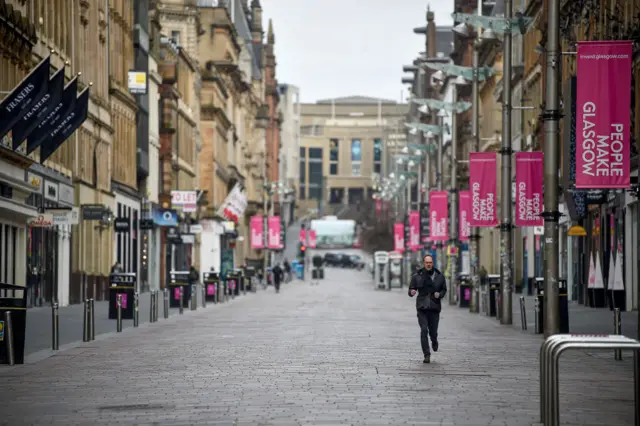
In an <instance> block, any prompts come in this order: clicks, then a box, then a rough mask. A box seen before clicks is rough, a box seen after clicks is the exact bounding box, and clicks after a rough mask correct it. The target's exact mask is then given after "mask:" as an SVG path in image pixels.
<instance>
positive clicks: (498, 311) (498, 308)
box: [493, 290, 502, 321]
mask: <svg viewBox="0 0 640 426" xmlns="http://www.w3.org/2000/svg"><path fill="white" fill-rule="evenodd" d="M493 295H494V296H495V299H496V319H497V320H498V321H500V317H501V315H500V314H501V313H502V309H500V308H501V307H500V291H499V290H496V292H495V293H493Z"/></svg>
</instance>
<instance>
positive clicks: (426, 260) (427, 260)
mask: <svg viewBox="0 0 640 426" xmlns="http://www.w3.org/2000/svg"><path fill="white" fill-rule="evenodd" d="M422 263H423V264H424V269H426V270H427V271H431V270H432V269H433V256H431V255H430V254H426V255H425V256H424V257H423V258H422Z"/></svg>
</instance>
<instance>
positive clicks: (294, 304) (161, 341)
mask: <svg viewBox="0 0 640 426" xmlns="http://www.w3.org/2000/svg"><path fill="white" fill-rule="evenodd" d="M326 278H327V279H326V280H324V281H322V282H321V284H320V285H318V286H311V285H309V284H308V283H302V282H300V281H295V282H292V283H290V284H287V285H285V286H284V288H283V290H282V292H281V293H280V294H275V293H274V292H273V288H269V289H268V290H267V291H259V292H258V293H256V294H250V295H247V296H246V297H240V298H237V299H236V300H234V301H232V302H230V303H228V304H224V305H216V306H213V305H209V306H208V307H207V308H206V309H199V310H198V311H196V312H185V315H183V316H178V315H173V316H172V317H171V318H170V319H168V320H163V319H162V318H161V319H160V322H158V323H157V324H149V325H148V326H142V327H140V328H138V329H133V328H130V329H127V330H125V331H124V332H123V333H120V334H117V335H116V334H113V335H109V336H108V338H104V339H98V340H96V341H94V342H91V343H89V344H80V345H79V346H78V347H76V348H70V349H68V350H65V351H61V352H60V353H59V354H57V355H56V356H53V357H50V358H47V359H45V360H42V361H39V362H36V363H32V364H28V365H23V366H15V367H8V366H1V368H0V381H2V382H3V398H2V399H3V404H2V405H1V406H0V424H3V425H4V424H6V425H22V424H60V425H63V424H64V425H86V424H94V425H96V424H104V425H106V424H110V425H111V424H162V425H192V424H209V425H212V424H213V425H278V426H280V425H283V426H286V425H400V424H402V425H475V426H480V425H508V426H516V425H531V424H535V423H536V422H537V421H538V420H539V419H538V416H539V408H538V360H537V358H538V351H539V347H540V343H541V338H540V337H539V336H534V335H532V334H531V333H523V332H521V331H520V330H518V329H516V328H515V327H513V328H512V327H504V326H500V325H499V324H497V322H496V321H495V319H492V318H486V317H482V316H477V315H475V316H474V315H471V314H469V313H468V312H467V310H465V309H459V308H455V307H449V306H445V308H444V310H443V313H442V320H441V329H440V335H441V343H440V351H439V352H438V353H436V354H434V356H433V362H432V364H422V362H421V361H422V354H421V352H420V348H419V346H420V345H419V329H418V324H417V320H416V315H415V310H414V300H412V299H409V298H408V297H407V296H406V292H405V291H404V290H402V291H401V290H394V291H392V292H387V291H374V290H373V289H372V285H371V280H370V276H369V275H368V274H367V273H366V272H356V271H351V270H339V269H338V270H336V269H333V270H327V274H326ZM604 355H605V354H602V355H598V356H593V355H592V354H573V355H569V356H567V357H566V358H565V359H564V360H563V361H562V362H561V368H562V370H563V373H562V374H561V383H562V384H561V388H560V392H561V401H562V406H561V409H562V410H563V417H562V420H563V424H572V425H603V424H607V425H632V424H633V392H632V383H631V382H632V379H631V377H632V371H633V370H632V365H631V361H630V356H629V355H625V360H624V361H622V362H615V361H614V360H613V355H612V354H606V355H610V356H604Z"/></svg>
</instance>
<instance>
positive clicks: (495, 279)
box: [487, 275, 500, 317]
mask: <svg viewBox="0 0 640 426" xmlns="http://www.w3.org/2000/svg"><path fill="white" fill-rule="evenodd" d="M487 281H488V285H489V316H490V317H495V316H496V315H497V314H498V295H497V293H499V292H500V275H488V276H487Z"/></svg>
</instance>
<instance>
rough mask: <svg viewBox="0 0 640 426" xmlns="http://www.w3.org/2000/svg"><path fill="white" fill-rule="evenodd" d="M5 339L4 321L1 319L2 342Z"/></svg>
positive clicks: (0, 337) (0, 332)
mask: <svg viewBox="0 0 640 426" xmlns="http://www.w3.org/2000/svg"><path fill="white" fill-rule="evenodd" d="M3 340H4V321H0V342H2V341H3Z"/></svg>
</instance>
